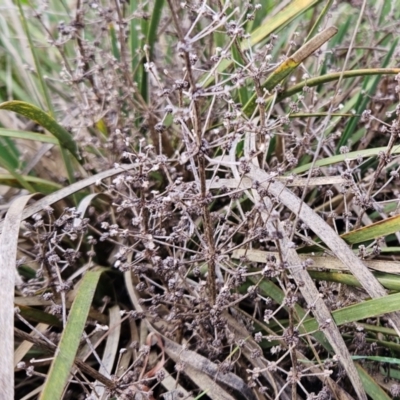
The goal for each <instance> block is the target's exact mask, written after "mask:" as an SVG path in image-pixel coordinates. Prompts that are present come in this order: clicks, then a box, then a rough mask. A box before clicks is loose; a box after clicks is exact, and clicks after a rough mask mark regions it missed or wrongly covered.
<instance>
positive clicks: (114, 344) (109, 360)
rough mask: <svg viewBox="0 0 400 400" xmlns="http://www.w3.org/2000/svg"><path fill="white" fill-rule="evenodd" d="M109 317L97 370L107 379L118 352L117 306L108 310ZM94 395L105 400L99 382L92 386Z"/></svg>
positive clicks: (118, 327)
mask: <svg viewBox="0 0 400 400" xmlns="http://www.w3.org/2000/svg"><path fill="white" fill-rule="evenodd" d="M109 316H110V326H109V329H108V335H107V341H106V346H105V349H104V353H103V357H102V360H101V361H102V364H101V367H100V369H99V372H100V374H102V375H104V376H106V377H107V378H111V371H112V368H113V365H114V362H115V358H116V356H117V352H118V343H119V340H120V336H121V315H120V308H119V307H118V306H114V307H112V308H110V310H109ZM93 387H94V392H92V393H93V396H94V393H96V394H97V396H98V397H99V398H100V399H103V398H105V389H106V388H105V386H104V385H103V384H101V383H100V382H96V383H95V384H94V385H93Z"/></svg>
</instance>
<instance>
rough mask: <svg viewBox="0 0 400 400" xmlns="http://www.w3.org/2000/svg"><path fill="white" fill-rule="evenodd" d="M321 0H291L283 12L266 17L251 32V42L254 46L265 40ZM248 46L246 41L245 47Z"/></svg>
mask: <svg viewBox="0 0 400 400" xmlns="http://www.w3.org/2000/svg"><path fill="white" fill-rule="evenodd" d="M319 1H320V0H294V1H291V2H290V3H289V4H288V5H287V6H286V7H285V8H284V9H283V10H281V12H279V13H278V14H277V15H274V16H273V17H272V18H271V19H266V20H265V21H264V22H263V24H262V25H261V26H260V27H259V28H257V29H256V30H255V31H254V32H252V34H251V39H250V43H251V46H254V45H256V44H258V43H260V42H261V41H262V40H264V39H265V38H266V37H267V36H269V35H270V34H271V33H273V32H275V31H277V30H278V29H281V28H283V27H285V26H286V25H287V24H288V23H289V22H291V21H292V20H293V19H294V18H296V17H298V16H300V15H301V14H303V13H304V12H306V11H307V10H308V9H310V8H311V7H313V6H315V5H316V4H318V3H319ZM247 47H248V46H247V45H246V43H244V46H243V48H247Z"/></svg>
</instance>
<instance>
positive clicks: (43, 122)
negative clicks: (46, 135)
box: [0, 101, 81, 161]
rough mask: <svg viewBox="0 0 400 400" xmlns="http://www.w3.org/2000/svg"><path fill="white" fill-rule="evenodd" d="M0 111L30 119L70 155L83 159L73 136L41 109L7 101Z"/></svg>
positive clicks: (0, 105) (0, 107) (0, 106)
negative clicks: (46, 131) (48, 133)
mask: <svg viewBox="0 0 400 400" xmlns="http://www.w3.org/2000/svg"><path fill="white" fill-rule="evenodd" d="M0 110H8V111H13V112H15V113H17V114H20V115H23V116H24V117H26V118H29V119H30V120H31V121H34V122H36V123H37V124H38V125H40V126H42V127H43V128H45V129H47V130H48V131H49V132H50V133H51V134H52V135H54V136H55V137H56V138H57V140H58V141H59V143H60V145H61V147H63V148H65V149H67V150H69V151H70V153H71V154H72V155H73V156H74V157H75V158H76V159H77V160H78V161H81V158H80V156H79V154H78V147H77V145H76V143H75V141H74V140H73V138H72V136H71V134H70V133H69V132H68V131H67V130H66V129H65V128H63V127H62V126H61V125H59V124H58V123H57V121H56V120H55V119H54V118H52V117H51V116H50V115H49V114H47V113H45V112H44V111H43V110H41V109H40V108H38V107H36V106H34V105H32V104H28V103H25V102H24V101H7V102H5V103H2V104H0Z"/></svg>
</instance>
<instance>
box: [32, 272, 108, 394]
mask: <svg viewBox="0 0 400 400" xmlns="http://www.w3.org/2000/svg"><path fill="white" fill-rule="evenodd" d="M102 272H103V270H102V269H100V268H99V269H96V270H92V271H89V272H86V274H85V275H84V277H83V279H82V281H81V283H80V285H79V288H78V290H77V295H76V298H75V300H74V302H73V304H72V307H71V311H70V313H69V316H68V321H67V324H66V326H65V329H64V331H63V333H62V336H61V340H60V343H59V345H58V348H57V352H56V355H55V358H54V360H53V362H52V364H51V367H50V371H49V373H48V375H47V379H46V382H45V385H44V389H43V391H42V394H41V396H40V400H58V399H61V398H62V396H63V392H64V389H65V387H66V385H67V383H68V378H69V374H70V370H71V368H72V366H73V364H74V359H75V356H76V352H77V350H78V347H79V343H80V340H81V337H82V334H83V330H84V328H85V325H86V321H87V317H88V314H89V309H90V305H91V304H92V300H93V296H94V293H95V291H96V287H97V283H98V281H99V278H100V275H101V274H102Z"/></svg>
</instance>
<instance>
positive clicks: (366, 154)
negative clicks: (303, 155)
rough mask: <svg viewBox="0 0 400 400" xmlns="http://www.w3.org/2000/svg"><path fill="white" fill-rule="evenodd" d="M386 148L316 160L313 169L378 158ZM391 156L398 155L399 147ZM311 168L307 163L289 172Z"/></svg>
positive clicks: (295, 172) (298, 171)
mask: <svg viewBox="0 0 400 400" xmlns="http://www.w3.org/2000/svg"><path fill="white" fill-rule="evenodd" d="M386 150H387V148H386V147H376V148H374V149H365V150H359V151H351V152H350V153H346V154H337V155H335V156H331V157H327V158H324V159H322V160H318V161H316V162H315V164H314V166H315V167H325V166H327V165H332V164H336V163H338V162H342V161H344V160H349V161H351V160H357V159H358V158H359V157H361V158H367V157H374V156H378V155H379V153H380V152H384V151H386ZM392 154H400V146H396V147H395V148H394V149H393V151H392ZM311 167H312V163H308V164H305V165H301V166H300V167H297V168H294V169H293V170H291V171H290V173H291V174H301V173H303V172H307V171H308V170H309V169H310V168H311Z"/></svg>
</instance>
